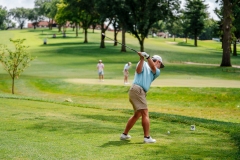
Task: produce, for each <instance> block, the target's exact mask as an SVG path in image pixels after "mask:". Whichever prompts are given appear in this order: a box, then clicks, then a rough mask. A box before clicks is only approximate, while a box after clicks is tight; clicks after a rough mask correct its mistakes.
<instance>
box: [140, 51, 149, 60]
mask: <svg viewBox="0 0 240 160" xmlns="http://www.w3.org/2000/svg"><path fill="white" fill-rule="evenodd" d="M141 55H142V56H143V57H145V58H146V59H148V58H149V57H150V56H149V55H148V54H147V53H146V52H141Z"/></svg>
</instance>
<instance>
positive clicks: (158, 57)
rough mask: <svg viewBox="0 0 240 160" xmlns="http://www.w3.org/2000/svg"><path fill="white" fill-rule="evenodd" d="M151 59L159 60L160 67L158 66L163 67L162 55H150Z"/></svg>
mask: <svg viewBox="0 0 240 160" xmlns="http://www.w3.org/2000/svg"><path fill="white" fill-rule="evenodd" d="M152 59H155V60H158V61H160V62H161V67H160V68H164V64H163V61H162V57H160V56H159V55H154V56H152Z"/></svg>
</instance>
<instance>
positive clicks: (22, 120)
mask: <svg viewBox="0 0 240 160" xmlns="http://www.w3.org/2000/svg"><path fill="white" fill-rule="evenodd" d="M0 33H1V35H3V36H1V37H0V43H1V44H7V45H8V46H9V47H12V44H10V42H9V40H8V39H9V38H14V39H16V38H25V39H26V42H25V44H26V45H28V46H29V51H30V52H31V53H32V55H33V56H36V59H35V60H34V61H33V62H32V63H31V66H30V67H29V68H27V69H26V70H25V71H24V72H23V74H22V75H21V76H20V78H19V79H17V80H16V81H15V94H14V95H12V94H11V79H10V76H9V75H8V74H7V73H6V71H4V70H3V67H2V65H1V66H0V115H1V118H0V134H1V136H0V159H34V160H35V159H51V160H52V159H66V160H69V159H89V160H98V159H103V160H109V159H114V160H115V159H142V160H145V159H152V160H155V159H184V160H185V159H230V160H232V159H233V160H235V159H240V135H239V133H240V101H239V99H240V69H239V68H238V67H239V66H240V58H239V56H237V57H231V62H232V64H233V66H234V67H232V68H227V69H226V68H224V69H223V68H221V67H219V65H220V63H221V48H220V43H218V42H214V41H199V43H198V44H199V47H193V41H192V40H188V43H187V44H185V43H183V40H182V39H176V41H173V39H162V38H152V37H151V36H150V37H149V38H148V39H146V41H145V51H146V52H147V53H149V54H150V55H154V54H159V55H161V56H162V58H163V61H164V64H165V66H166V68H164V69H163V70H161V75H160V77H159V78H158V79H157V80H156V81H155V82H153V86H152V88H151V89H150V91H149V92H148V94H147V100H148V104H149V112H150V120H151V127H150V128H151V135H152V137H153V138H155V139H156V140H157V143H155V144H144V143H143V133H142V127H141V120H139V121H138V122H137V124H136V125H135V126H134V128H133V129H132V130H131V131H130V135H131V136H132V139H131V141H120V140H119V136H120V134H121V133H122V132H123V129H124V127H125V124H126V122H127V120H128V118H129V117H130V116H131V115H132V112H133V111H132V107H131V105H130V103H129V102H128V94H127V93H128V89H129V87H130V85H124V84H123V73H122V70H123V66H124V64H125V63H127V62H128V61H131V62H132V64H133V65H132V68H131V69H130V82H132V80H133V76H134V69H135V67H136V64H137V62H138V60H139V58H138V56H137V55H136V53H134V52H132V51H128V52H126V53H122V52H120V46H113V43H112V42H111V41H108V40H107V39H106V43H105V45H106V48H104V49H101V48H100V47H99V46H100V37H101V36H100V32H99V31H98V30H95V33H92V30H89V32H88V41H89V43H83V40H84V37H83V33H81V31H80V33H79V37H75V34H74V31H72V29H68V30H67V37H66V38H63V37H62V34H61V33H60V32H58V30H57V29H53V30H52V31H50V30H48V29H37V30H33V29H30V30H12V31H0ZM54 33H55V34H56V35H57V38H52V35H53V34H54ZM120 34H121V33H119V35H118V37H119V39H118V40H119V41H121V39H120V37H121V36H120ZM106 35H107V36H109V37H113V33H112V32H110V31H109V32H107V33H106ZM44 38H47V40H48V44H47V45H43V44H42V43H43V39H44ZM127 45H129V46H130V47H132V48H135V49H136V50H138V48H140V47H139V45H138V42H137V40H136V39H135V38H133V37H132V36H131V35H128V34H127ZM238 50H240V47H239V46H238ZM99 59H102V60H103V63H104V64H105V81H104V82H99V81H98V75H97V70H96V65H97V62H98V60H99ZM69 101H70V102H69ZM191 125H195V126H196V130H195V131H191V130H190V126H191ZM168 131H170V134H168Z"/></svg>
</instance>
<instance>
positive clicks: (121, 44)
mask: <svg viewBox="0 0 240 160" xmlns="http://www.w3.org/2000/svg"><path fill="white" fill-rule="evenodd" d="M102 36H104V37H107V36H105V34H104V33H102ZM107 38H108V39H110V40H112V41H114V42H117V43H118V44H121V45H122V46H125V47H127V48H128V49H131V50H132V51H134V52H136V53H138V51H136V50H135V49H132V48H130V47H128V46H126V45H125V44H122V43H120V42H118V41H115V40H114V39H111V38H109V37H107Z"/></svg>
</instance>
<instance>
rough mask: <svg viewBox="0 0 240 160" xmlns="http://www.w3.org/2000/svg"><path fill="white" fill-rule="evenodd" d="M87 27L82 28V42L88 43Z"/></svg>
mask: <svg viewBox="0 0 240 160" xmlns="http://www.w3.org/2000/svg"><path fill="white" fill-rule="evenodd" d="M87 32H88V31H87V28H85V29H84V43H88V39H87Z"/></svg>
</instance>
